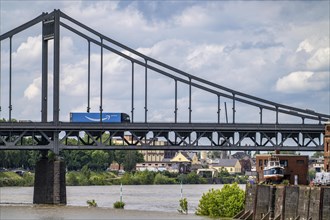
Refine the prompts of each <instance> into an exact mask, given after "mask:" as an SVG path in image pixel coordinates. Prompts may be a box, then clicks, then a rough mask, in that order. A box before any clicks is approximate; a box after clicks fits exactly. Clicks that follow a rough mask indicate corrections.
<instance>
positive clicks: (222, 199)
mask: <svg viewBox="0 0 330 220" xmlns="http://www.w3.org/2000/svg"><path fill="white" fill-rule="evenodd" d="M244 198H245V193H244V190H242V189H240V188H239V186H238V184H237V183H234V184H232V185H228V184H225V185H224V187H223V188H222V189H221V190H220V189H217V190H214V189H211V190H209V192H207V193H204V194H203V196H202V198H201V200H199V204H198V207H197V210H196V214H197V215H205V216H209V217H211V218H216V217H233V216H234V215H236V214H237V213H238V212H240V211H241V210H243V208H244Z"/></svg>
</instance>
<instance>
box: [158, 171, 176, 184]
mask: <svg viewBox="0 0 330 220" xmlns="http://www.w3.org/2000/svg"><path fill="white" fill-rule="evenodd" d="M174 183H175V180H174V179H172V178H169V177H167V176H164V175H163V174H161V173H157V174H156V176H155V179H154V184H174Z"/></svg>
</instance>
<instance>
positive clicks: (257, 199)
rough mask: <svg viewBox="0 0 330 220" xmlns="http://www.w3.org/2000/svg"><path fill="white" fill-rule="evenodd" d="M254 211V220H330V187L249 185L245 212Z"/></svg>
mask: <svg viewBox="0 0 330 220" xmlns="http://www.w3.org/2000/svg"><path fill="white" fill-rule="evenodd" d="M249 210H253V219H254V220H260V219H262V218H263V217H264V216H265V215H266V214H267V213H269V218H268V217H267V219H274V217H275V218H276V217H279V218H278V219H281V220H289V219H296V218H297V217H298V216H299V219H300V220H307V219H309V218H312V219H313V220H314V219H316V220H318V219H320V220H329V219H330V187H308V186H268V185H255V186H253V185H247V187H246V197H245V211H249Z"/></svg>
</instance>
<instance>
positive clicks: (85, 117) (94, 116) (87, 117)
mask: <svg viewBox="0 0 330 220" xmlns="http://www.w3.org/2000/svg"><path fill="white" fill-rule="evenodd" d="M70 122H102V123H129V122H130V117H129V115H128V114H126V113H117V112H102V117H101V113H100V112H70Z"/></svg>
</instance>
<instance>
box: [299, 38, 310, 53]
mask: <svg viewBox="0 0 330 220" xmlns="http://www.w3.org/2000/svg"><path fill="white" fill-rule="evenodd" d="M313 49H314V47H313V46H312V45H311V43H310V42H309V41H308V40H304V41H303V42H301V43H300V44H299V47H298V48H297V50H296V52H299V51H305V52H307V53H310V52H311V51H312V50H313Z"/></svg>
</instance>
